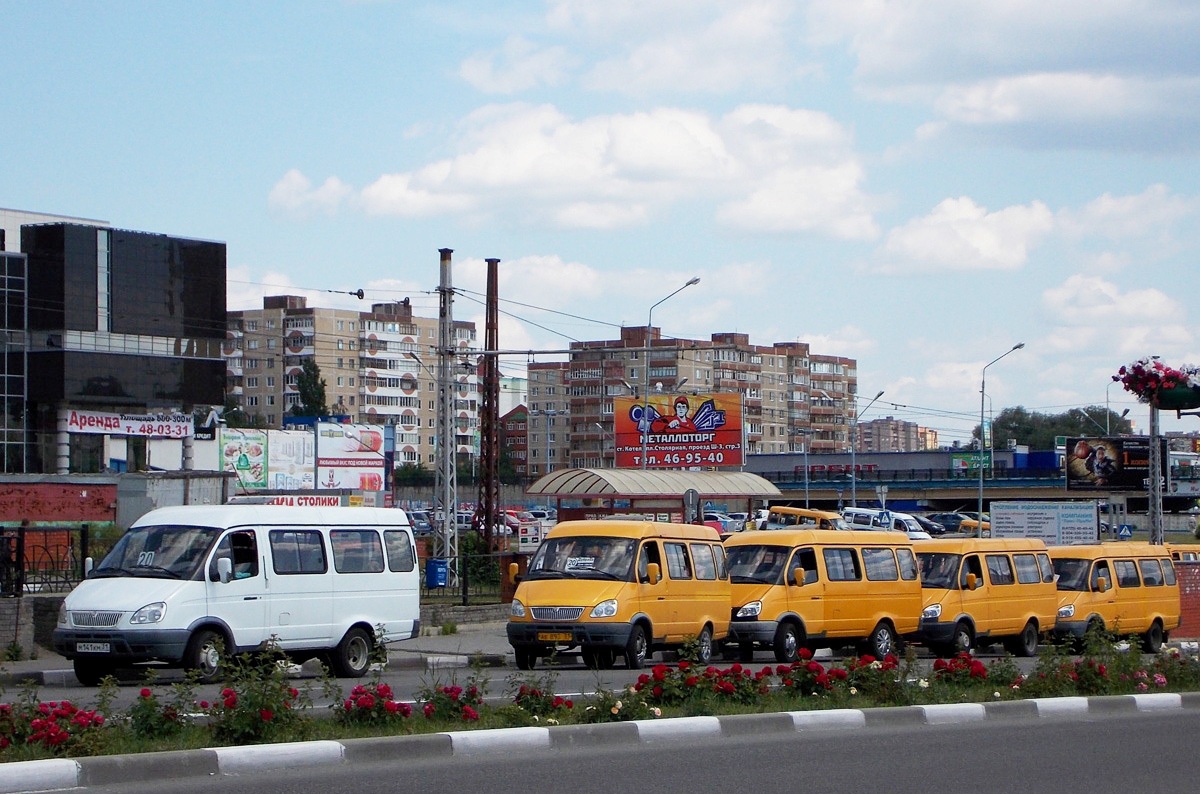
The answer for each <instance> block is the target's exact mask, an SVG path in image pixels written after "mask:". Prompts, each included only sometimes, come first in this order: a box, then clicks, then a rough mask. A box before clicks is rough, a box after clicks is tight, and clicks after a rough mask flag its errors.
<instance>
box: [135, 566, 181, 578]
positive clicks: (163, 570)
mask: <svg viewBox="0 0 1200 794" xmlns="http://www.w3.org/2000/svg"><path fill="white" fill-rule="evenodd" d="M134 571H135V573H134V575H135V576H136V575H137V574H136V571H149V572H151V573H152V574H156V575H157V574H166V575H167V576H169V577H171V578H172V579H182V578H183V575H182V574H180V573H178V572H176V571H172V570H171V569H170V568H164V567H162V566H161V565H139V566H137V567H136V568H134Z"/></svg>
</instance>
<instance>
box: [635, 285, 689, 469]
mask: <svg viewBox="0 0 1200 794" xmlns="http://www.w3.org/2000/svg"><path fill="white" fill-rule="evenodd" d="M699 283H700V277H699V276H692V277H691V278H690V279H688V280H687V283H686V284H684V285H683V286H682V287H680V288H679V289H677V290H675V291H674V292H672V293H671V294H670V295H668V296H667V297H665V298H663V299H662V300H660V301H659V302H658V303H655V304H654V305H653V306H651V307H650V311H649V312H648V313H647V314H646V338H645V348H646V352H645V355H646V361H645V366H644V367H643V370H642V371H643V373H644V377H643V378H642V424H643V427H642V468H643V469H644V468H646V456H647V455H648V454H649V446H650V418H649V417H650V327H651V325H652V324H653V318H654V309H655V308H656V307H658V306H659V304H662V303H665V302H666V301H668V300H670V299H671V298H673V297H675V296H676V295H678V294H679V293H681V292H683V291H684V290H685V289H687V288H688V287H690V286H692V285H693V284H699Z"/></svg>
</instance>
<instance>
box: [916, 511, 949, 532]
mask: <svg viewBox="0 0 1200 794" xmlns="http://www.w3.org/2000/svg"><path fill="white" fill-rule="evenodd" d="M913 519H914V520H915V521H916V522H917V523H918V524H920V525H921V529H923V530H925V531H926V532H928V533H929V534H930V535H945V534H946V526H945V524H942V523H940V522H937V521H933V520H931V519H930V518H928V517H927V516H919V515H916V514H914V515H913Z"/></svg>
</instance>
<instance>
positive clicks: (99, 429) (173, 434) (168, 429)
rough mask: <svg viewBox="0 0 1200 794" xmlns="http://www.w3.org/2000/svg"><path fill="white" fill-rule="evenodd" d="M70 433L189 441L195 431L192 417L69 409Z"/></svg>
mask: <svg viewBox="0 0 1200 794" xmlns="http://www.w3.org/2000/svg"><path fill="white" fill-rule="evenodd" d="M66 416H67V432H68V433H99V434H103V435H108V436H147V437H151V438H187V437H189V436H192V435H194V434H195V432H196V428H195V421H196V420H195V418H194V417H193V416H192V415H191V414H184V413H175V412H172V413H161V414H116V413H105V412H103V411H77V410H75V409H73V408H71V409H67V411H66Z"/></svg>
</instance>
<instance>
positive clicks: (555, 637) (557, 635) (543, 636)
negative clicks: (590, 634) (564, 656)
mask: <svg viewBox="0 0 1200 794" xmlns="http://www.w3.org/2000/svg"><path fill="white" fill-rule="evenodd" d="M538 641H539V642H570V641H571V632H569V631H539V632H538Z"/></svg>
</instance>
